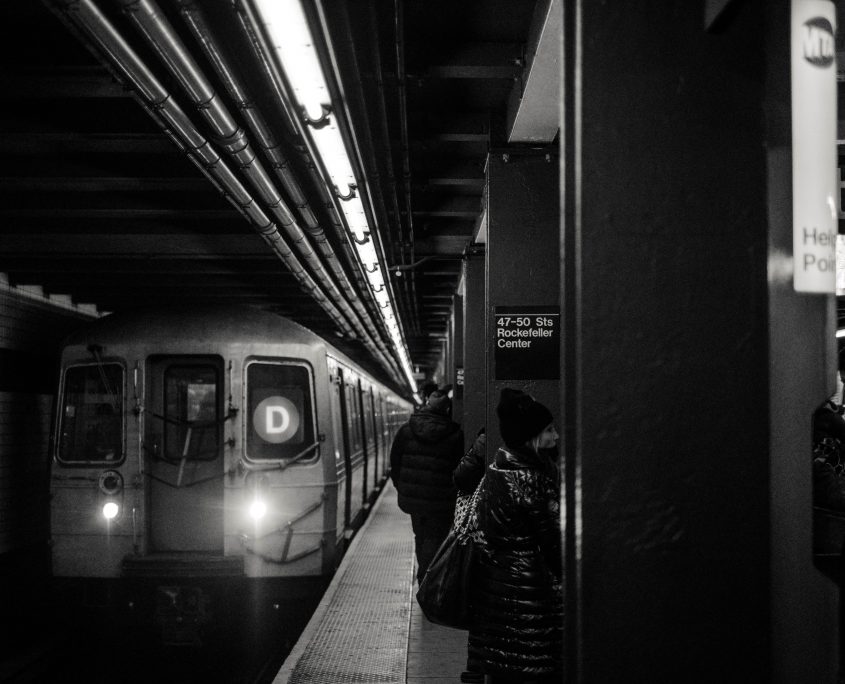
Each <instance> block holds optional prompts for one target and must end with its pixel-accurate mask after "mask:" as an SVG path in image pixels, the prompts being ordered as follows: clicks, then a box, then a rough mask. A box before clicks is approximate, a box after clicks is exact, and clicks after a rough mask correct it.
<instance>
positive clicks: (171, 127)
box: [52, 0, 402, 382]
mask: <svg viewBox="0 0 845 684" xmlns="http://www.w3.org/2000/svg"><path fill="white" fill-rule="evenodd" d="M52 2H53V4H54V5H55V6H56V7H57V9H58V10H59V11H60V12H61V13H62V14H63V15H64V16H65V17H66V18H67V19H68V20H69V21H70V22H71V24H72V25H74V26H76V27H77V28H78V29H81V30H82V32H83V34H84V35H86V36H88V37H89V38H90V39H91V40H92V41H93V43H94V45H96V46H97V47H98V48H99V50H101V51H102V53H103V54H104V55H105V56H106V57H107V58H108V59H109V60H110V62H111V63H112V64H113V65H114V66H115V67H117V69H118V71H119V73H122V74H123V75H124V77H125V78H126V79H127V80H128V81H129V82H130V83H131V84H132V85H133V86H134V87H135V89H136V90H137V92H138V93H139V94H140V95H141V97H142V99H143V103H144V105H145V107H146V108H147V109H148V111H150V112H151V113H153V114H154V116H155V117H156V119H157V120H159V121H160V122H161V124H162V126H163V128H164V129H165V131H166V132H168V134H169V135H170V136H171V137H172V138H174V139H176V140H177V141H178V142H179V144H180V146H181V147H183V148H184V149H185V150H186V151H187V153H188V157H189V158H190V159H191V161H192V162H193V163H194V164H195V165H197V166H198V167H199V168H200V169H201V170H202V171H203V173H204V174H206V175H207V176H208V177H209V178H210V179H211V180H212V181H213V182H214V184H215V185H216V186H217V187H218V188H222V189H223V190H224V192H225V196H226V198H227V199H228V200H229V201H230V202H231V203H232V204H233V205H234V206H235V207H236V208H237V209H238V210H239V211H241V212H242V213H243V214H244V215H246V216H247V218H248V219H249V221H250V222H251V223H252V224H253V225H254V227H255V229H256V231H257V232H258V234H259V235H260V236H261V237H262V238H263V239H264V241H265V242H266V243H267V244H268V245H269V246H270V248H271V249H272V250H273V251H274V252H275V253H276V254H277V255H278V256H279V257H280V258H281V259H282V261H283V262H284V264H285V265H286V266H287V268H288V269H289V270H290V272H291V273H292V274H293V275H294V276H295V277H296V278H297V279H298V280H299V282H300V284H301V285H302V287H303V289H304V290H305V291H306V292H308V293H309V294H310V295H311V296H312V297H313V298H314V299H315V300H316V301H317V303H318V304H319V305H320V306H321V307H322V308H323V310H325V311H326V313H327V314H328V315H329V316H330V317H331V318H332V320H333V321H334V322H335V324H336V325H337V326H338V328H339V329H340V330H341V331H342V332H343V333H344V334H346V335H352V334H353V331H352V329H351V328H350V326H349V324H348V323H347V321H346V319H345V317H344V315H343V314H342V313H341V311H340V310H339V309H338V307H337V306H336V305H335V303H334V302H333V301H332V300H331V299H329V298H327V297H326V295H325V293H323V292H322V290H321V289H320V286H319V285H318V284H317V283H316V282H315V281H314V279H313V278H312V277H311V275H310V274H309V273H308V272H307V271H306V270H305V268H304V267H303V266H302V263H301V262H300V261H299V259H298V258H297V256H296V255H295V254H294V253H293V251H292V250H291V249H290V248H289V246H288V245H287V242H286V241H285V239H284V237H283V236H282V235H281V234H280V233H279V231H278V229H277V228H276V226H275V224H274V223H273V222H272V221H271V220H270V219H269V218H268V217H267V215H266V214H265V213H264V212H263V211H262V209H261V208H260V207H259V206H258V205H257V204H256V202H255V200H254V199H253V198H252V196H251V195H250V194H249V192H248V191H247V190H246V189H245V188H244V186H243V184H242V183H241V182H240V181H239V180H238V178H237V176H235V174H234V173H233V172H232V170H231V169H230V168H229V167H228V166H227V165H226V163H225V162H224V161H223V160H222V159H221V158H220V156H219V155H218V154H217V153H216V151H215V150H214V148H213V147H212V146H211V144H210V143H209V141H208V140H207V139H205V137H204V136H202V135H201V134H200V133H199V131H198V130H197V129H196V128H195V127H194V125H193V123H192V122H191V121H190V119H189V117H188V116H187V115H186V114H185V113H184V111H183V110H182V109H181V107H179V105H178V104H177V103H176V102H175V100H174V99H173V98H172V97H171V95H170V93H168V92H167V90H166V89H165V88H164V87H163V86H162V85H161V84H160V83H159V82H158V80H157V79H156V78H155V76H154V75H153V74H152V72H150V71H149V69H147V67H146V65H145V64H144V63H143V62H142V61H141V59H140V58H139V57H138V56H137V54H135V52H134V51H133V50H132V49H131V48H130V46H129V45H128V44H127V43H126V42H125V41H124V40H123V38H122V36H121V35H120V34H119V33H118V32H117V30H116V29H115V28H114V26H113V25H112V24H111V22H109V20H108V19H107V18H106V17H105V16H104V15H103V14H102V13H101V12H100V10H99V9H98V8H97V7H96V5H94V3H93V2H92V0H52ZM371 351H372V350H371ZM376 357H377V358H379V357H378V355H376ZM381 360H382V362H383V363H386V361H387V359H381ZM394 374H395V375H396V377H397V378H399V379H400V382H401V377H402V376H401V374H399V373H398V369H394Z"/></svg>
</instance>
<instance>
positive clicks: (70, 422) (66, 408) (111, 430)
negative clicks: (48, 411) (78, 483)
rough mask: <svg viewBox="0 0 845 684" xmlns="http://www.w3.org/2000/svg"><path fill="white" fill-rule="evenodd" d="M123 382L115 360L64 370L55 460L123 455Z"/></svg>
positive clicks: (92, 459) (105, 458)
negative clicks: (56, 458)
mask: <svg viewBox="0 0 845 684" xmlns="http://www.w3.org/2000/svg"><path fill="white" fill-rule="evenodd" d="M123 385H124V376H123V367H122V366H121V365H120V364H118V363H99V364H90V365H84V366H71V367H69V368H67V369H66V370H65V377H64V392H63V394H62V400H61V402H62V403H61V408H60V414H59V433H58V434H59V439H58V453H57V457H58V460H59V461H62V462H64V463H92V462H102V461H109V462H110V461H119V460H121V459H122V458H123Z"/></svg>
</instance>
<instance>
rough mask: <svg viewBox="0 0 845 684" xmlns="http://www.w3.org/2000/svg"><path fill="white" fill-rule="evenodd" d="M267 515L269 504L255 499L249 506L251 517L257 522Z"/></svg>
mask: <svg viewBox="0 0 845 684" xmlns="http://www.w3.org/2000/svg"><path fill="white" fill-rule="evenodd" d="M266 514H267V504H265V503H264V502H263V501H262V500H261V499H255V500H254V501H253V502H252V503H251V504H250V506H249V515H250V517H251V518H252V519H253V520H255V521H256V522H257V521H259V520H261V518H263V517H264V516H265V515H266Z"/></svg>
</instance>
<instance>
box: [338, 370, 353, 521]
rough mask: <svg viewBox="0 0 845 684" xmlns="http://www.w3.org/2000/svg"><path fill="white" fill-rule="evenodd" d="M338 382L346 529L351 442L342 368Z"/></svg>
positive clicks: (348, 511) (350, 471) (350, 498)
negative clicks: (344, 476)
mask: <svg viewBox="0 0 845 684" xmlns="http://www.w3.org/2000/svg"><path fill="white" fill-rule="evenodd" d="M337 377H338V383H339V385H340V420H341V423H342V425H343V429H342V430H341V434H342V435H343V438H342V439H343V468H344V470H345V471H346V478H345V486H344V497H343V499H344V502H345V505H344V512H343V524H344V526H345V527H346V529H347V530H348V529H349V528H350V527H351V526H352V444H351V443H350V439H349V418H350V416H349V406H348V403H349V395H348V392H347V389H348V386H347V384H346V377H345V376H344V374H343V369H342V368H338V369H337Z"/></svg>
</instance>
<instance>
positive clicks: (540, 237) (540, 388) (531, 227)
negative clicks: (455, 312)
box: [486, 149, 561, 454]
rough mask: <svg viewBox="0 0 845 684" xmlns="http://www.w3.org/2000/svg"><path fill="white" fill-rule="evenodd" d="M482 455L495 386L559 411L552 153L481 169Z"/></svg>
mask: <svg viewBox="0 0 845 684" xmlns="http://www.w3.org/2000/svg"><path fill="white" fill-rule="evenodd" d="M487 182H488V212H487V221H488V224H487V230H488V235H487V297H486V304H487V306H486V311H487V328H486V330H487V340H486V349H487V356H488V368H487V370H488V375H487V387H488V391H487V399H488V401H487V428H488V435H489V437H488V453H489V454H492V453H494V452H495V449H496V448H497V447H498V446H499V445H500V444H501V440H500V437H499V428H498V420H497V418H496V404H497V403H498V401H499V394H500V392H501V388H502V387H516V388H519V389H523V390H525V391H527V392H529V393H530V394H532V395H533V396H534V398H535V399H537V400H538V401H540V402H542V403H543V404H545V405H546V406H548V407H549V410H550V411H551V412H552V414H553V415H555V416H558V415H560V414H559V410H558V409H559V376H560V359H559V336H560V330H561V327H560V306H559V297H560V287H559V258H558V254H559V234H560V233H559V230H560V228H559V225H560V214H559V210H558V197H559V188H558V159H557V154H556V149H555V150H553V151H552V150H550V151H549V152H543V151H537V150H522V149H513V150H505V151H498V152H491V154H490V156H489V158H488V165H487Z"/></svg>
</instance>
